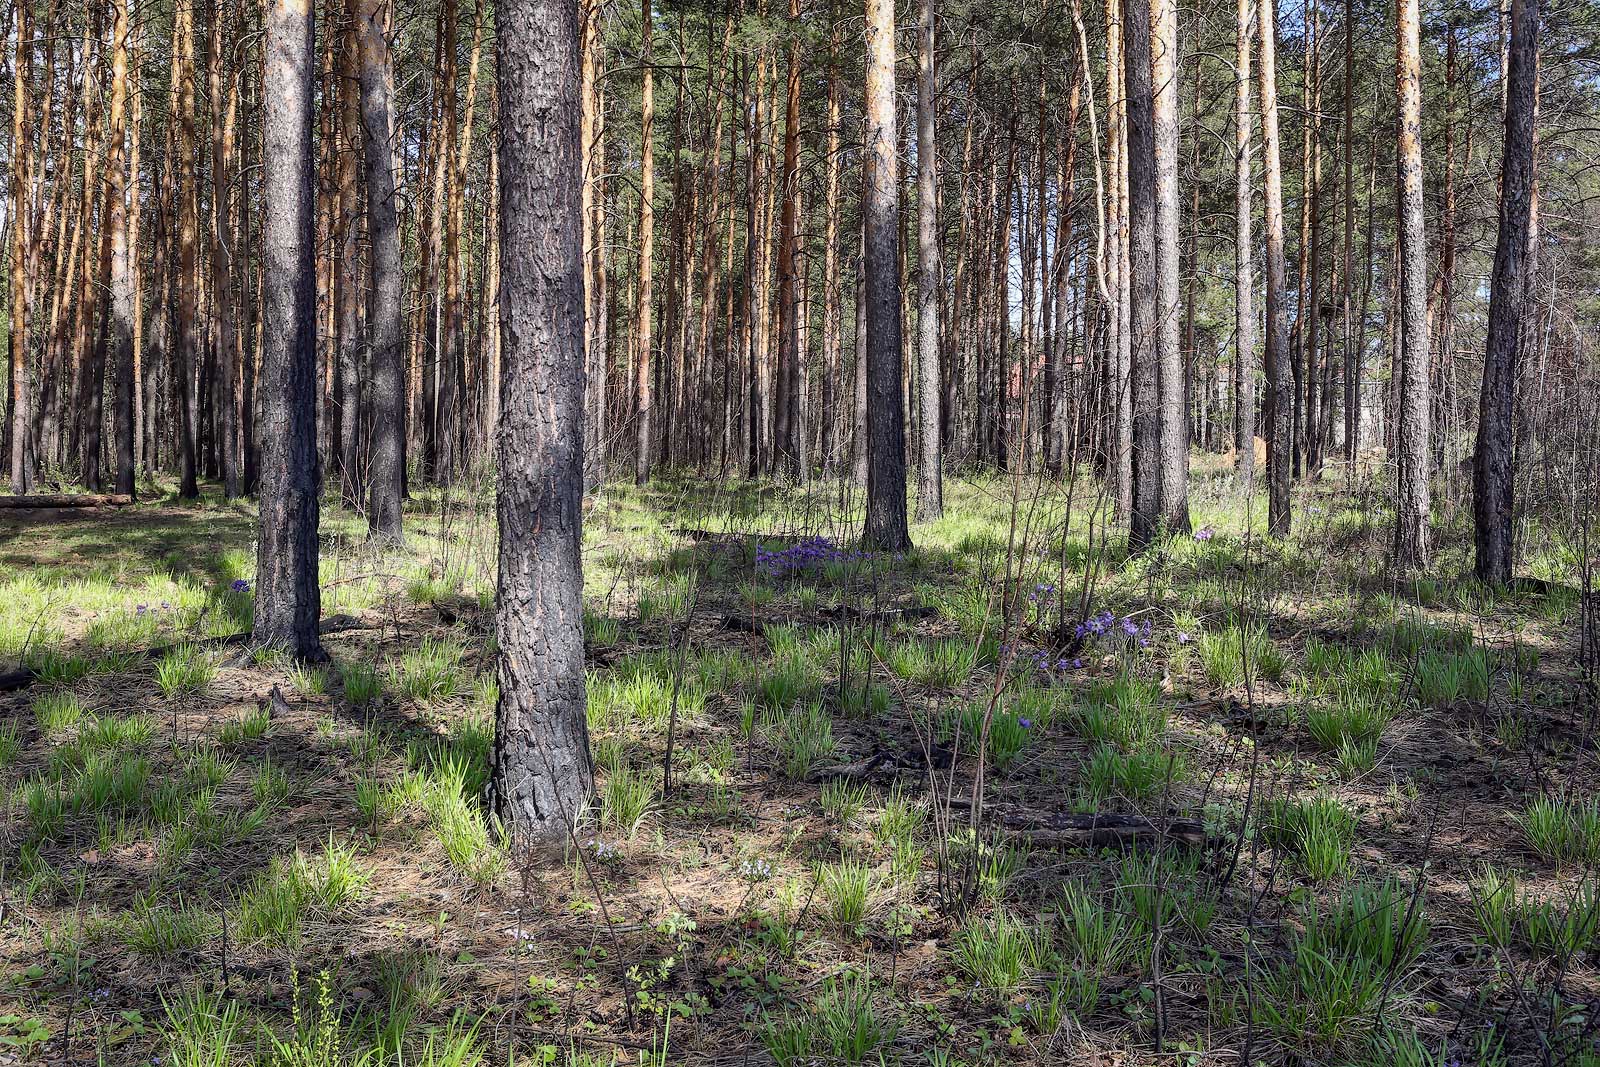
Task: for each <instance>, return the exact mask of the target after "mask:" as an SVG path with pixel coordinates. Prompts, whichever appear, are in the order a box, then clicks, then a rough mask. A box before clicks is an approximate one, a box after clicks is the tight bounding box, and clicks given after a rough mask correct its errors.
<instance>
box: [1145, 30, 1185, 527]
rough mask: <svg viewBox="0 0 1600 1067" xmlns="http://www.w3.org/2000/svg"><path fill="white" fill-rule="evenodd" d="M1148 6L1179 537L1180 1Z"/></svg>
mask: <svg viewBox="0 0 1600 1067" xmlns="http://www.w3.org/2000/svg"><path fill="white" fill-rule="evenodd" d="M1149 8H1150V20H1151V24H1150V58H1151V80H1152V82H1153V85H1152V87H1151V88H1152V98H1153V99H1152V103H1153V108H1154V125H1155V172H1156V173H1155V182H1156V190H1155V192H1156V203H1155V237H1156V262H1155V280H1156V315H1157V321H1158V329H1157V332H1156V381H1157V394H1156V395H1157V407H1158V413H1157V415H1158V418H1157V421H1158V424H1159V436H1158V438H1157V440H1158V442H1159V444H1158V445H1157V448H1158V458H1157V473H1156V512H1157V516H1158V521H1159V522H1160V524H1161V525H1162V526H1163V527H1164V528H1165V530H1166V532H1167V533H1169V534H1172V533H1187V532H1188V530H1189V413H1188V408H1187V404H1186V397H1187V395H1188V392H1187V389H1186V387H1185V375H1184V368H1183V348H1182V343H1181V327H1182V321H1181V319H1180V318H1179V315H1180V306H1181V305H1180V293H1181V292H1182V285H1181V284H1180V278H1179V274H1180V271H1181V267H1182V255H1181V253H1180V248H1181V242H1182V237H1183V235H1182V231H1181V228H1180V220H1179V207H1178V204H1179V195H1178V151H1179V144H1178V4H1177V0H1150V3H1149Z"/></svg>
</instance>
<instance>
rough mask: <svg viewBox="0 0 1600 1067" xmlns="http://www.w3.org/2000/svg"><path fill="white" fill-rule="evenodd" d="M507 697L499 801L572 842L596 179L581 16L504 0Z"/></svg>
mask: <svg viewBox="0 0 1600 1067" xmlns="http://www.w3.org/2000/svg"><path fill="white" fill-rule="evenodd" d="M495 13H496V27H497V33H496V39H497V41H498V45H497V51H498V55H497V62H496V64H495V67H496V71H497V74H498V77H499V80H500V91H499V95H500V100H501V102H502V108H503V110H502V113H501V121H500V159H501V169H500V248H501V254H502V256H503V257H504V260H503V263H502V278H503V282H502V292H501V305H500V330H501V335H502V337H503V339H504V346H505V351H504V360H505V372H506V376H505V383H504V389H503V396H504V398H505V404H504V407H503V409H502V412H501V426H500V453H499V455H500V491H499V522H500V576H499V585H498V588H497V591H496V596H495V608H496V619H495V624H496V625H495V629H496V636H497V639H498V644H499V648H500V655H499V658H498V672H497V673H498V677H499V682H500V700H499V705H498V707H497V708H496V713H495V738H494V746H493V749H492V750H491V753H490V768H491V775H490V783H489V801H490V806H491V807H492V809H493V810H494V812H495V814H496V815H498V816H499V818H500V820H501V822H502V823H503V824H504V825H505V826H507V827H508V828H510V830H511V832H512V834H513V836H514V837H516V838H517V839H519V840H520V841H522V842H524V843H529V842H533V841H542V842H553V841H559V840H561V839H562V838H564V837H566V836H568V835H570V834H571V833H572V832H573V831H574V830H575V829H576V827H577V823H578V818H579V816H580V814H581V813H582V811H583V808H584V806H585V805H586V804H587V802H588V799H589V796H590V794H591V793H592V792H593V789H594V765H593V762H592V759H591V757H590V755H589V733H588V727H587V723H586V720H585V716H584V700H585V696H584V663H583V569H582V553H581V531H582V523H583V511H582V502H583V481H584V469H583V430H582V427H581V425H580V423H581V422H582V419H583V337H584V321H583V310H584V305H583V274H584V263H583V221H582V211H583V206H582V196H581V192H580V187H581V185H582V183H583V169H582V158H581V157H582V150H581V148H580V134H579V125H580V116H579V112H580V110H581V107H580V103H579V87H578V83H579V76H578V65H579V64H578V55H579V48H578V7H577V5H576V4H574V3H571V2H568V0H497V3H496V5H495Z"/></svg>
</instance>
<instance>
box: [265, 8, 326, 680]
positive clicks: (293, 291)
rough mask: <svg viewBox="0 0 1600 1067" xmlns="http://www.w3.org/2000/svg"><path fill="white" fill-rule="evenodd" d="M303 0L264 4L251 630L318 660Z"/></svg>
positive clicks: (311, 91)
mask: <svg viewBox="0 0 1600 1067" xmlns="http://www.w3.org/2000/svg"><path fill="white" fill-rule="evenodd" d="M314 22H315V16H314V15H313V13H312V5H311V0H271V3H270V5H269V6H268V8H267V27H266V31H267V32H266V46H265V47H266V50H267V55H266V66H265V71H264V73H263V78H264V85H263V92H262V98H263V101H264V104H265V108H264V110H265V115H264V117H263V123H262V136H263V138H264V141H265V149H266V150H265V154H264V157H263V159H262V167H263V174H262V189H263V196H264V198H265V201H266V232H265V240H264V242H263V248H262V252H263V256H264V259H263V266H264V268H265V270H264V275H263V283H264V286H265V291H266V319H265V322H264V323H263V331H264V334H265V338H264V348H263V352H262V360H261V387H262V388H261V397H262V400H261V422H260V431H261V514H260V530H259V532H258V535H257V537H258V542H259V549H258V554H257V560H256V603H255V640H256V642H257V644H259V645H261V646H263V647H277V648H282V649H283V650H284V651H286V652H288V653H290V654H291V655H293V656H294V657H295V658H296V659H300V660H320V659H325V658H326V654H325V653H324V652H323V651H322V645H321V642H320V640H319V639H318V636H317V622H318V617H319V615H320V613H321V591H320V589H319V587H318V584H317V518H318V515H317V509H318V499H317V493H318V489H319V488H320V482H321V470H320V469H319V468H320V463H319V460H318V456H317V426H316V390H317V382H316V372H317V354H316V313H317V301H316V291H315V290H316V276H317V273H316V271H317V268H316V248H315V246H314V244H313V232H314V231H313V224H312V218H311V215H312V210H313V206H314V204H315V202H316V200H315V193H314V192H313V188H312V180H313V167H314V156H313V154H312V147H311V125H312V99H313V96H314V95H315V83H314V78H315V65H314V64H315V57H316V51H315V46H314V44H313V41H314V40H315V30H314Z"/></svg>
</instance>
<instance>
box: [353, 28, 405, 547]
mask: <svg viewBox="0 0 1600 1067" xmlns="http://www.w3.org/2000/svg"><path fill="white" fill-rule="evenodd" d="M383 6H384V0H357V19H356V39H357V46H358V49H359V52H360V59H361V62H360V76H361V77H360V80H361V131H362V143H363V146H364V148H365V152H366V199H367V235H368V238H369V240H370V241H371V244H372V295H371V297H370V300H369V303H368V306H367V307H368V310H367V324H368V329H369V332H370V337H371V342H372V352H371V355H370V356H369V357H368V358H369V361H370V366H371V368H372V383H371V390H372V395H371V404H372V457H371V461H370V464H369V470H368V477H369V481H370V483H371V484H370V487H369V492H370V495H369V498H368V504H367V524H368V530H369V533H370V536H372V537H374V538H376V539H378V540H380V541H388V542H392V543H398V542H399V541H400V540H401V539H402V538H403V537H404V528H403V523H402V519H403V513H402V503H401V502H402V498H403V496H404V483H403V478H404V472H405V367H404V365H403V362H402V352H401V347H400V346H401V331H402V329H403V322H402V319H403V316H404V314H405V311H404V303H403V301H404V292H403V289H404V284H405V281H404V274H403V269H404V268H403V267H402V264H401V259H400V228H399V222H398V219H397V217H396V211H395V208H396V202H395V177H394V162H393V161H394V156H393V153H392V151H391V144H392V141H393V128H394V119H393V104H392V99H391V94H392V88H391V86H392V83H393V67H392V60H391V59H390V54H389V40H388V37H387V36H386V35H385V34H384V29H383Z"/></svg>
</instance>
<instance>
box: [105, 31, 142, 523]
mask: <svg viewBox="0 0 1600 1067" xmlns="http://www.w3.org/2000/svg"><path fill="white" fill-rule="evenodd" d="M112 11H113V12H114V16H113V24H112V29H111V39H112V61H111V160H110V162H109V164H108V166H107V170H106V173H107V175H108V176H109V179H110V180H109V182H108V183H107V187H106V205H107V217H108V219H109V221H110V226H111V359H112V368H113V371H114V373H115V375H116V383H117V385H116V400H115V403H116V413H115V424H116V450H117V480H116V486H117V492H118V493H123V494H127V495H129V496H132V495H133V491H134V458H133V456H134V444H133V426H134V418H133V382H134V371H133V329H134V318H135V316H136V315H137V313H138V312H137V310H136V305H135V304H134V293H133V268H132V260H133V258H134V257H135V256H137V255H138V249H137V247H136V246H134V247H132V248H131V249H130V241H129V237H130V234H129V227H128V202H127V201H128V198H127V175H126V172H125V169H124V167H123V163H122V146H123V128H124V120H123V116H124V114H125V111H126V107H127V99H128V36H129V33H130V29H129V25H128V0H112ZM133 195H134V197H135V199H137V198H138V195H139V171H138V170H137V168H135V170H134V172H133Z"/></svg>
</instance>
